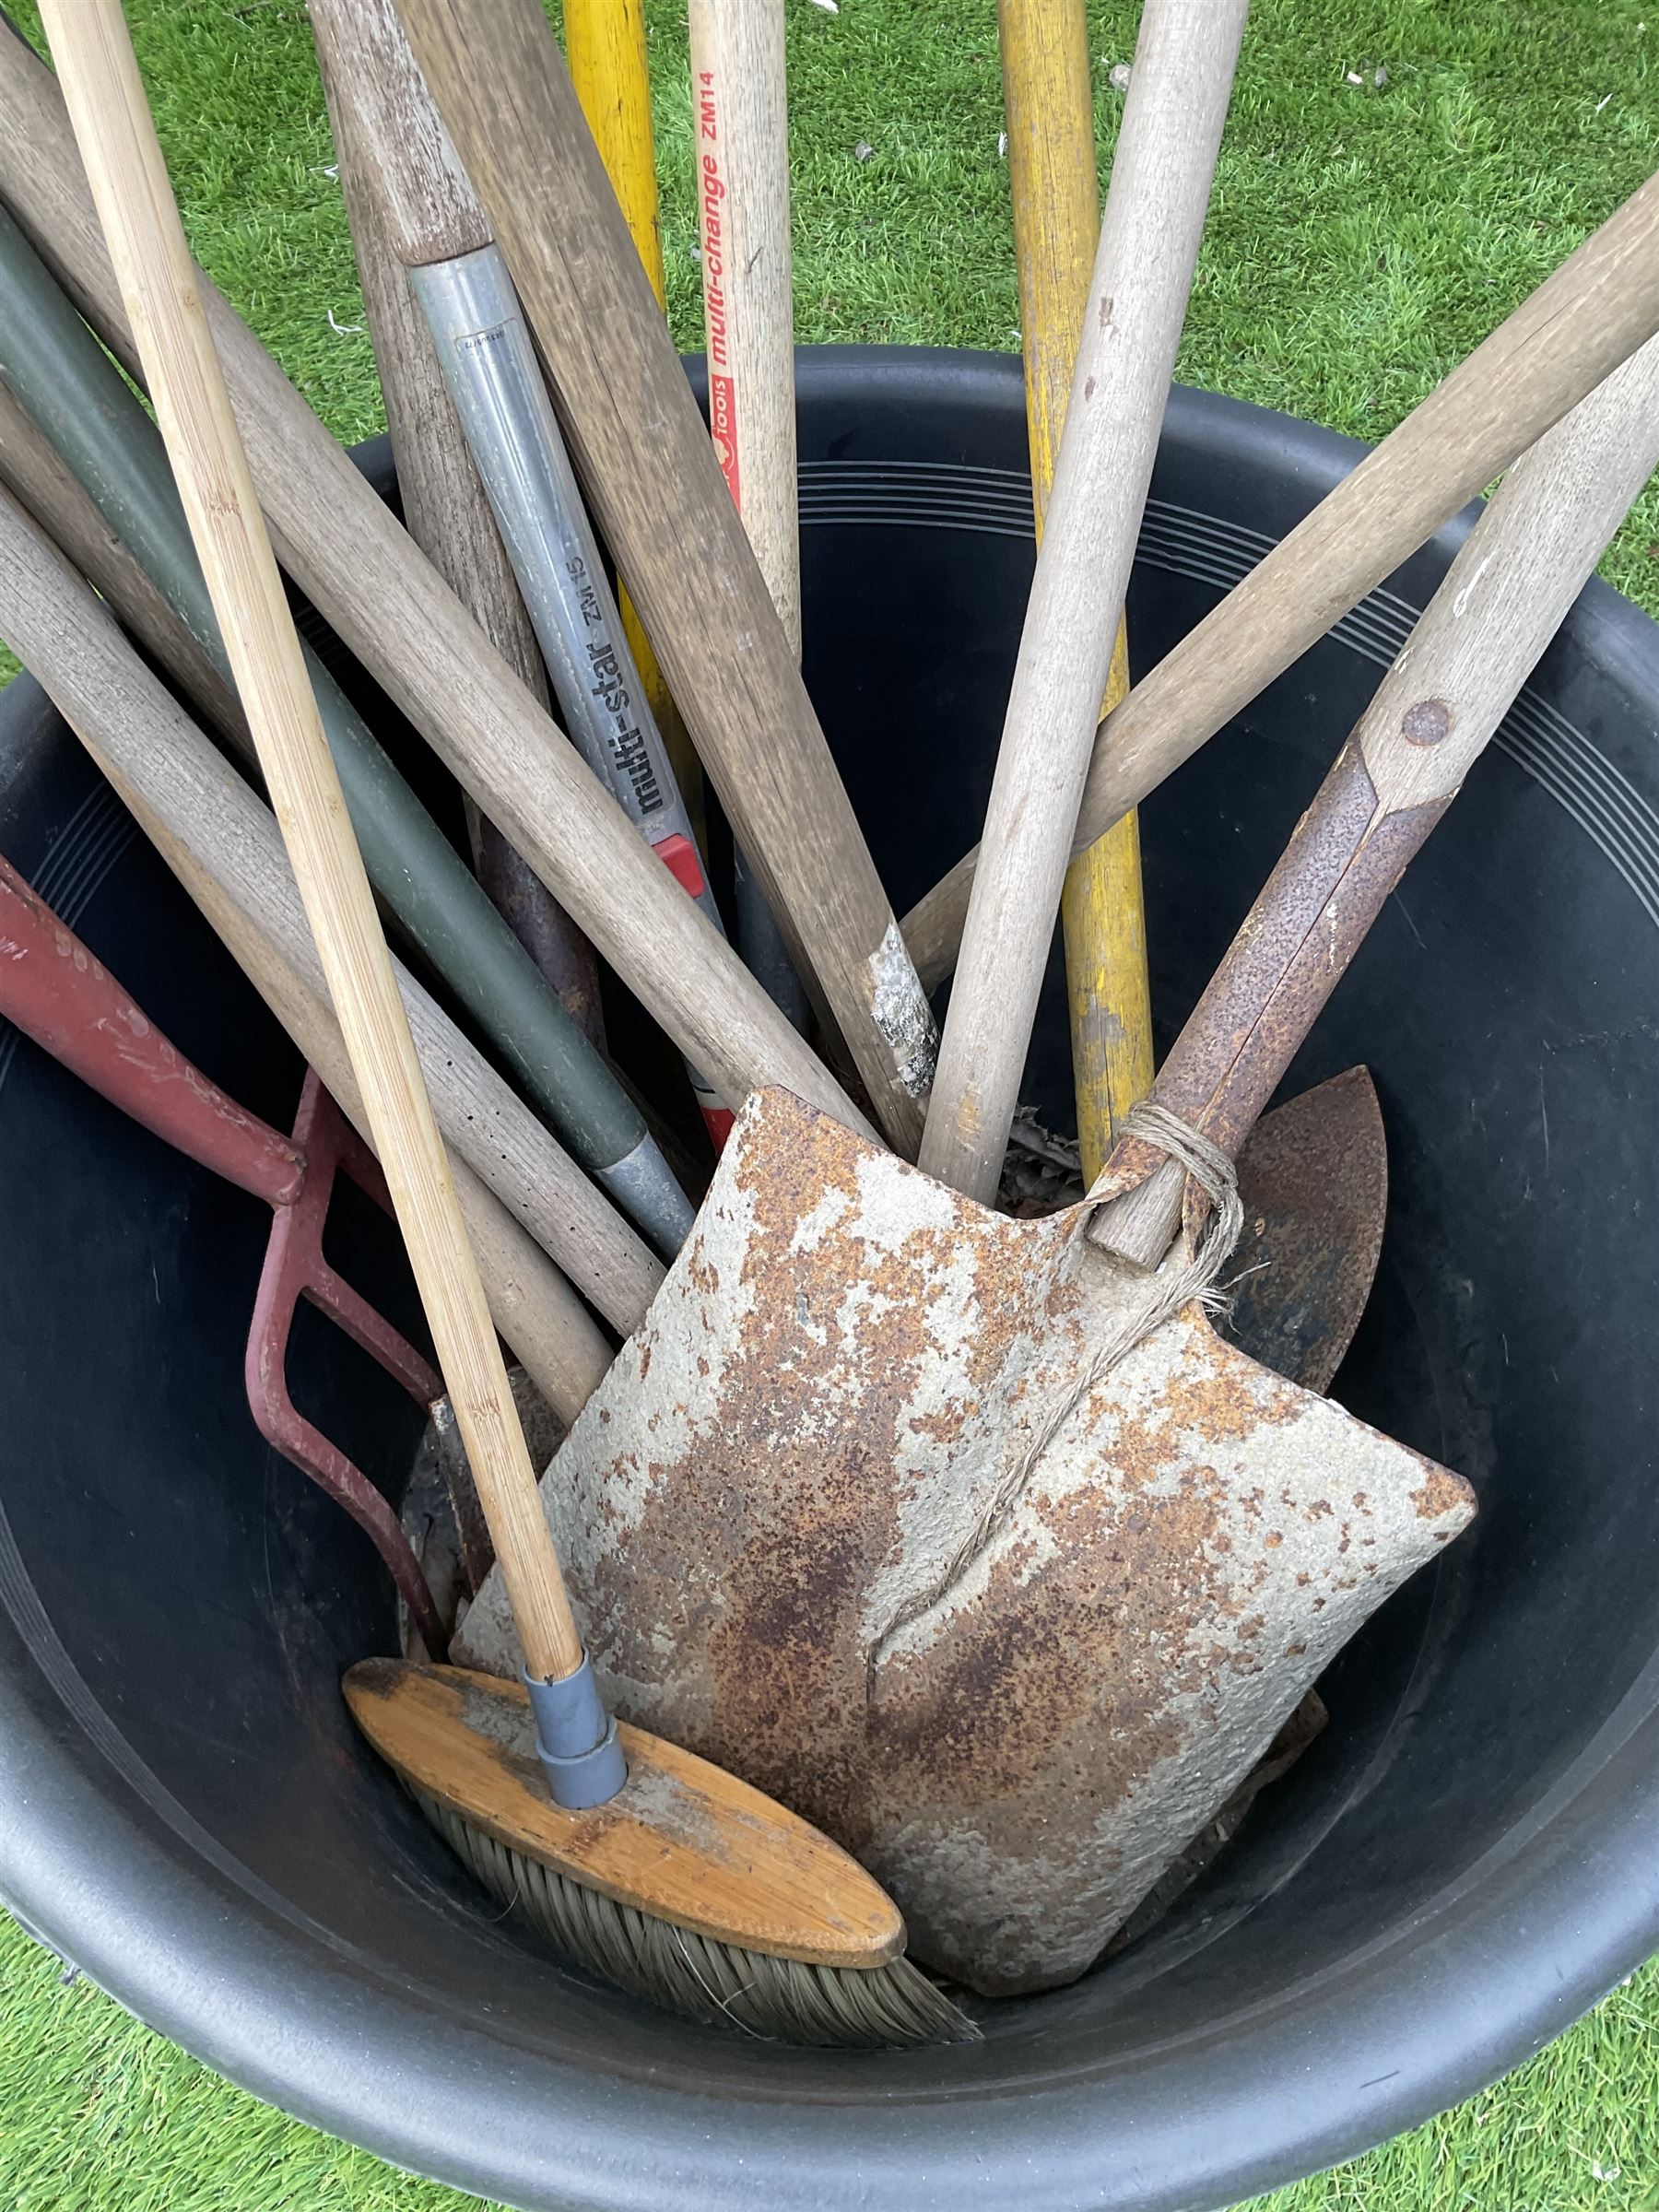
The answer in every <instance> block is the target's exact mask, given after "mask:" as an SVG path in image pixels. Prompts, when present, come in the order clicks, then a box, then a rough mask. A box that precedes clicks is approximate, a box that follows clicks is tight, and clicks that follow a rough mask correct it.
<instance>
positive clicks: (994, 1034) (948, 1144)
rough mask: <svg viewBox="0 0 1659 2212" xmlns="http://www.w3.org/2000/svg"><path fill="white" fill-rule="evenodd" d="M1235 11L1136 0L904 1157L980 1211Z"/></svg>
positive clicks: (1131, 525)
mask: <svg viewBox="0 0 1659 2212" xmlns="http://www.w3.org/2000/svg"><path fill="white" fill-rule="evenodd" d="M1247 4H1248V0H1147V6H1146V8H1145V11H1144V12H1143V14H1142V17H1141V29H1140V37H1139V40H1138V41H1137V43H1136V46H1135V65H1134V75H1133V76H1132V78H1131V80H1130V88H1129V96H1128V99H1127V100H1126V102H1125V103H1124V125H1123V131H1122V133H1121V135H1120V136H1119V139H1118V148H1117V157H1116V159H1115V161H1114V162H1113V164H1112V188H1111V191H1110V192H1109V193H1108V194H1107V199H1106V213H1105V216H1104V218H1103V219H1102V222H1101V226H1100V250H1099V252H1098V253H1097V254H1096V257H1095V269H1094V277H1093V279H1092V282H1091V284H1090V288H1089V298H1088V310H1087V312H1086V313H1085V317H1084V327H1083V338H1082V343H1081V345H1080V346H1079V348H1078V352H1077V370H1076V372H1075V375H1074V378H1073V382H1072V392H1071V397H1070V400H1069V401H1068V403H1067V407H1066V417H1065V434H1064V436H1063V437H1062V440H1061V444H1060V457H1059V461H1058V464H1057V465H1056V468H1055V471H1054V488H1053V493H1052V495H1051V498H1050V501H1049V510H1048V518H1047V524H1046V526H1045V529H1044V534H1043V540H1042V547H1041V551H1040V553H1039V554H1038V557H1037V573H1036V576H1035V578H1034V580H1033V582H1032V585H1031V597H1030V605H1029V606H1028V608H1027V610H1026V621H1025V629H1024V631H1023V633H1022V635H1021V638H1020V643H1019V657H1018V661H1017V663H1016V665H1015V671H1014V688H1013V692H1012V694H1011V696H1010V699H1009V701H1008V714H1007V720H1006V723H1005V724H1004V727H1003V739H1002V749H1001V751H1000V753H999V755H998V758H997V764H996V776H995V780H994V782H993V784H992V788H991V803H990V806H989V807H988V809H987V811H986V815H985V837H984V844H983V847H982V854H981V860H980V867H979V873H978V875H977V877H975V880H974V887H973V896H972V900H971V903H970V906H969V910H968V919H967V922H966V924H965V926H964V928H963V933H962V950H961V958H960V959H959V963H958V968H957V977H956V982H955V984H954V986H953V988H952V991H951V996H950V1012H949V1015H948V1017H947V1021H946V1025H945V1036H944V1041H943V1042H942V1044H941V1046H940V1048H939V1069H938V1075H937V1077H936V1078H935V1085H934V1094H933V1099H932V1102H931V1103H930V1105H929V1107H928V1112H927V1131H926V1135H925V1136H924V1139H923V1144H922V1151H921V1165H922V1166H923V1167H924V1168H925V1169H926V1170H927V1171H928V1172H929V1173H930V1174H933V1175H936V1176H937V1177H938V1178H939V1180H940V1181H941V1182H948V1183H950V1184H952V1185H954V1186H955V1187H956V1188H957V1189H959V1190H960V1191H962V1192H964V1193H965V1194H967V1195H968V1196H969V1197H971V1198H977V1199H979V1200H980V1201H981V1202H982V1203H988V1202H989V1201H990V1199H991V1198H992V1197H993V1195H994V1193H995V1190H996V1183H997V1178H998V1176H999V1175H1000V1173H1001V1171H1002V1163H1003V1155H1004V1153H1005V1152H1006V1149H1007V1143H1008V1130H1009V1127H1010V1125H1011V1124H1012V1122H1013V1119H1014V1109H1015V1106H1016V1104H1017V1103H1018V1093H1019V1082H1020V1077H1021V1076H1022V1074H1023V1072H1024V1069H1025V1058H1026V1049H1027V1047H1028V1045H1029V1044H1030V1034H1031V1023H1032V1020H1033V1018H1034V1017H1035V1014H1036V1010H1037V993H1038V990H1039V988H1040V986H1041V981H1042V973H1043V970H1044V968H1045V967H1046V965H1047V962H1048V953H1049V945H1050V941H1051V939H1052V937H1053V926H1054V914H1055V911H1056V909H1057V907H1058V905H1059V901H1060V886H1061V881H1062V879H1063V877H1064V876H1065V866H1066V863H1067V861H1068V860H1069V858H1070V857H1071V850H1072V831H1073V827H1074V825H1075V823H1076V821H1077V803H1078V799H1079V796H1080V794H1081V793H1082V789H1083V779H1084V776H1085V774H1086V773H1087V771H1088V757H1089V751H1090V748H1091V747H1092V744H1093V739H1094V731H1095V726H1096V722H1097V719H1098V716H1099V712H1100V696H1101V693H1102V691H1103V689H1104V688H1105V683H1106V676H1107V671H1108V669H1109V667H1110V665H1111V661H1112V647H1113V644H1114V641H1115V640H1116V635H1117V627H1118V621H1119V618H1120V617H1121V615H1122V613H1123V606H1124V592H1125V590H1126V589H1127V587H1128V582H1129V569H1130V564H1131V562H1132V561H1133V559H1134V558H1135V539H1136V536H1137V535H1138V532H1139V529H1140V518H1141V511H1142V509H1143V508H1144V506H1145V505H1146V500H1147V484H1148V482H1149V480H1150V478H1151V474H1152V460H1153V455H1154V454H1155V453H1156V452H1157V448H1158V433H1159V428H1160V426H1161V424H1162V422H1163V411H1164V403H1165V399H1166V397H1167V394H1168V391H1169V384H1170V377H1171V372H1172V371H1173V369H1174V366H1175V350H1176V347H1177V346H1178V344H1179V343H1180V338H1181V326H1182V321H1183V319H1184V316H1185V313H1186V300H1187V292H1188V289H1189V288H1190V287H1191V284H1192V280H1193V270H1194V265H1195V263H1196V261H1197V258H1198V241H1199V239H1200V237H1201V236H1202V234H1203V229H1204V218H1205V213H1206V208H1207V206H1208V204H1209V185H1210V176H1211V173H1212V171H1213V170H1214V168H1215V162H1216V155H1217V152H1218V149H1219V147H1220V144H1221V126H1222V124H1223V123H1224V121H1225V120H1226V115H1227V102H1228V96H1229V94H1230V90H1231V88H1232V76H1233V68H1234V65H1235V63H1236V62H1237V59H1238V53H1239V41H1240V38H1241V35H1242V32H1243V29H1244V14H1245V8H1246V6H1247Z"/></svg>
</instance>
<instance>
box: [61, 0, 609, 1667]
mask: <svg viewBox="0 0 1659 2212" xmlns="http://www.w3.org/2000/svg"><path fill="white" fill-rule="evenodd" d="M44 20H45V23H46V28H47V36H48V38H49V40H50V41H51V44H52V51H53V59H54V61H55V62H56V64H57V68H58V73H59V76H60V79H61V81H62V83H63V87H64V96H65V101H66V103H67V105H68V109H69V114H70V119H71V122H72V123H73V124H74V127H75V133H76V140H77V142H78V144H79V146H80V149H81V158H82V159H83V161H84V162H85V164H86V169H87V176H88V182H89V184H90V186H91V189H92V195H93V200H94V203H95V205H96V206H97V208H98V211H99V216H100V220H101V222H102V225H103V230H104V236H105V239H106V241H107V242H108V244H109V248H110V254H111V258H112V262H113V263H114V265H115V270H116V275H117V277H118V278H119V280H120V283H121V287H122V290H123V293H124V297H125V299H126V303H127V312H128V313H129V314H130V315H131V317H132V322H133V328H134V332H135V336H136V339H137V344H138V351H139V354H140V357H141V359H143V362H144V365H145V369H146V371H147V381H148V384H149V391H150V395H151V398H152V400H153V401H154V403H155V406H156V412H157V417H158V419H159V423H160V425H161V429H162V434H163V436H164V437H165V438H166V441H167V446H168V452H169V453H170V454H171V458H172V462H173V466H174V470H175V473H176V474H177V477H178V479H179V489H180V493H181V496H182V499H183V500H184V505H185V509H186V512H187V513H188V515H189V518H190V524H191V534H192V536H193V537H194V541H195V545H196V550H197V552H198V554H199V556H200V559H201V562H202V568H203V571H204V572H205V574H206V578H207V585H208V590H209V592H210V594H211V595H212V599H213V604H214V610H215V613H216V614H217V616H218V621H219V624H220V627H221V629H222V630H223V632H224V635H225V641H226V645H227V649H228V651H229V658H230V663H231V670H232V673H233V675H234V677H235V679H236V686H237V690H238V692H239V694H240V696H241V700H242V704H243V707H244V709H245V711H246V712H247V716H248V723H249V726H250V728H251V729H252V731H253V739H254V743H255V745H256V747H258V751H259V759H260V766H261V769H262V770H263V771H264V774H265V782H266V784H267V786H268V788H269V790H270V793H271V797H272V803H273V805H274V806H275V808H276V811H277V820H278V822H279V823H280V824H281V827H282V833H283V839H284V841H285V843H286V844H287V846H288V855H289V859H290V861H291V862H292V864H293V868H294V874H295V877H296V878H297V880H298V882H299V885H300V896H301V898H302V899H303V900H304V902H305V909H306V914H307V917H308V919H309V920H310V922H311V924H312V934H313V935H314V936H315V938H316V941H317V949H318V953H319V955H320V957H321V959H322V961H323V965H324V973H325V974H326V976H327V978H328V985H329V991H330V994H331V996H332V997H333V999H334V1002H335V1011H336V1013H337V1014H338V1016H339V1019H340V1026H341V1029H342V1030H344V1032H345V1036H346V1041H347V1050H348V1052H349V1053H350V1056H351V1064H352V1067H353V1070H354V1072H355V1073H356V1075H357V1078H358V1084H359V1088H360V1090H361V1091H362V1094H363V1100H364V1104H365V1107H366V1108H367V1110H368V1114H369V1120H370V1125H371V1129H372V1130H373V1132H374V1138H375V1146H376V1149H377V1151H378V1152H379V1155H380V1159H381V1164H382V1168H383V1169H384V1171H385V1176H386V1182H387V1186H388V1188H389V1190H390V1192H391V1194H392V1200H393V1205H394V1209H395V1211H396V1214H397V1219H398V1224H399V1226H400V1228H401V1229H402V1230H403V1233H404V1242H405V1244H406V1247H407V1250H408V1253H409V1260H410V1265H411V1266H412V1267H413V1269H414V1273H415V1279H416V1282H417V1284H418V1287H419V1289H420V1295H421V1302H422V1305H423V1307H424V1309H425V1312H426V1316H427V1321H428V1324H429V1327H430V1329H431V1332H432V1339H433V1342H434V1344H435V1345H436V1347H437V1349H438V1359H439V1366H440V1368H441V1371H442V1373H443V1377H444V1382H445V1384H446V1386H447V1388H448V1391H449V1395H450V1402H451V1404H452V1405H453V1407H454V1411H455V1418H456V1423H457V1426H458V1427H459V1428H460V1430H461V1434H462V1438H463V1441H465V1445H466V1450H467V1456H468V1459H469V1460H470V1462H471V1465H472V1470H473V1474H474V1477H475V1478H476V1480H477V1486H478V1494H479V1498H480V1500H481V1501H482V1503H483V1505H484V1509H485V1513H486V1516H487V1518H488V1523H489V1528H490V1535H491V1536H492V1537H493V1539H494V1541H495V1546H496V1550H497V1554H498V1556H499V1557H500V1560H501V1566H502V1571H503V1574H504V1576H505V1579H506V1582H507V1585H508V1589H509V1591H510V1594H511V1595H512V1606H513V1611H514V1615H515V1617H516V1619H517V1623H518V1629H519V1633H520V1637H521V1640H522V1641H523V1643H524V1655H525V1660H526V1663H527V1665H529V1668H530V1670H531V1672H532V1674H533V1675H535V1676H537V1677H542V1678H559V1677H563V1676H566V1675H568V1674H571V1673H572V1672H574V1670H575V1669H576V1667H577V1666H579V1665H581V1663H582V1640H581V1637H580V1635H579V1633H578V1631H577V1629H576V1625H575V1621H574V1619H573V1618H572V1616H571V1606H570V1600H569V1597H568V1596H567V1594H566V1592H565V1588H564V1583H563V1578H562V1576H561V1575H560V1573H559V1561H558V1558H557V1555H556V1554H555V1552H554V1549H553V1542H552V1537H551V1535H549V1534H548V1530H547V1522H546V1519H545V1518H544V1516H543V1513H542V1511H541V1505H540V1502H539V1500H538V1499H537V1497H536V1490H535V1470H534V1469H533V1468H532V1466H531V1465H530V1457H529V1453H528V1452H527V1451H526V1450H525V1447H524V1434H523V1431H522V1430H521V1429H520V1428H519V1424H518V1417H517V1414H516V1412H515V1410H514V1407H513V1404H512V1394H511V1393H510V1391H509V1388H508V1383H507V1371H506V1368H505V1366H504V1365H503V1363H502V1359H501V1353H500V1345H499V1343H498V1342H497V1339H496V1334H495V1330H494V1327H493V1325H492V1324H491V1322H490V1318H489V1308H488V1303H487V1302H486V1300H485V1297H484V1289H483V1286H482V1284H481V1283H480V1281H479V1279H478V1274H477V1267H476V1265H474V1262H473V1257H472V1253H471V1250H470V1247H469V1246H468V1244H467V1241H466V1231H465V1225H464V1224H463V1222H462V1219H461V1214H460V1208H459V1206H457V1204H456V1200H455V1194H454V1188H453V1184H452V1182H451V1180H450V1172H449V1162H448V1160H447V1159H446V1158H445V1155H444V1150H443V1142H442V1139H441V1137H440V1135H439V1134H438V1127H437V1124H436V1123H435V1122H434V1120H433V1119H432V1111H431V1106H430V1104H429V1100H428V1099H427V1095H426V1087H425V1085H424V1084H423V1082H422V1080H421V1076H420V1066H419V1063H418V1060H417V1059H416V1056H415V1045H414V1041H413V1039H412V1038H411V1037H410V1034H409V1025H408V1022H407V1020H406V1017H405V1014H404V1009H403V1001H402V999H401V998H400V997H399V995H398V991H397V983H396V981H395V979H394V975H393V972H392V961H391V956H390V955H389V953H388V952H387V950H386V944H385V939H384V937H383V936H382V934H381V927H380V920H379V917H378V915H377V914H376V912H375V909H374V900H373V895H372V893H371V890H370V888H369V879H368V877H367V876H366V875H365V874H364V872H363V864H362V859H361V856H360V854H359V852H358V849H357V841H356V839H355V838H354V837H353V835H352V832H351V825H350V822H349V819H348V818H347V813H346V803H345V799H344V796H343V794H342V793H341V790H340V784H339V778H338V776H337V774H336V772H335V765H334V761H333V759H332V757H331V755H330V753H329V750H328V743H327V740H326V738H325V737H324V735H323V724H322V722H321V720H320V719H319V716H318V713H317V709H316V702H315V700H313V699H312V692H311V686H310V684H309V682H308V681H307V678H306V674H305V665H304V661H303V659H302V657H301V654H300V641H299V638H298V636H297V634H296V632H295V629H294V625H293V618H292V617H291V615H290V614H289V612H288V601H287V599H286V597H285V596H284V594H283V588H282V580H281V577H280V576H279V575H278V573H277V562H276V559H275V557H274V556H273V554H272V552H271V548H270V544H269V541H268V540H267V538H266V536H265V525H264V523H263V521H262V519H261V516H260V512H259V504H258V500H257V496H256V494H255V492H254V489H253V479H252V477H250V475H249V473H248V467H247V463H246V460H245V458H244V457H243V454H242V451H241V439H240V437H239V435H238V433H237V428H236V418H235V417H234V415H233V414H232V413H231V408H230V398H229V392H228V391H227V389H226V386H225V380H224V376H223V374H222V372H221V371H220V368H219V363H218V356H217V354H216V353H215V352H214V349H213V340H212V337H211V335H209V332H208V329H207V323H206V316H205V315H204V313H203V312H202V306H201V301H200V299H199V298H198V296H197V293H196V289H195V286H194V272H193V269H192V265H191V261H190V254H189V250H188V248H187V247H186V245H185V242H184V233H183V229H182V226H181V224H180V221H179V217H178V209H177V207H176V206H175V205H174V202H173V196H172V190H171V185H170V183H169V182H168V177H167V171H166V168H165V166H164V164H163V162H162V159H161V149H160V147H159V143H158V141H157V138H156V134H155V126H154V124H153V123H152V121H151V119H150V114H149V110H148V106H147V102H146V100H145V95H144V88H143V85H142V83H141V82H140V80H139V76H138V69H137V65H136V63H135V60H134V57H133V50H132V44H131V41H130V40H129V39H128V36H127V30H126V23H125V19H124V17H123V15H122V12H121V7H120V6H119V0H48V5H47V6H46V8H45V10H44Z"/></svg>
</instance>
